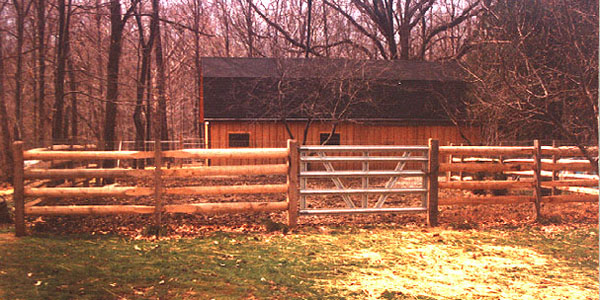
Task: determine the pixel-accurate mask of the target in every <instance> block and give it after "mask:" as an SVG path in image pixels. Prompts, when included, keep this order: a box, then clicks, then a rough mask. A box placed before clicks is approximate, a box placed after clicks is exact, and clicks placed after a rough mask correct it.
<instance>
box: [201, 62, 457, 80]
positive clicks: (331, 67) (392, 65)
mask: <svg viewBox="0 0 600 300" xmlns="http://www.w3.org/2000/svg"><path fill="white" fill-rule="evenodd" d="M202 74H203V76H204V77H205V78H281V77H287V78H318V77H325V76H338V77H339V76H343V77H355V78H368V79H377V78H379V79H393V80H418V81H463V80H464V78H465V75H464V73H463V72H462V71H461V68H460V67H459V66H458V65H457V64H456V63H453V62H426V61H409V60H347V59H328V58H244V57H235V58H233V57H204V58H202Z"/></svg>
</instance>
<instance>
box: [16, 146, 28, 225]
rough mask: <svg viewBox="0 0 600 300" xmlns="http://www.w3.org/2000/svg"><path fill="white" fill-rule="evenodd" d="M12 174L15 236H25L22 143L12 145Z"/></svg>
mask: <svg viewBox="0 0 600 300" xmlns="http://www.w3.org/2000/svg"><path fill="white" fill-rule="evenodd" d="M13 156H14V164H15V166H14V174H13V201H14V202H13V203H14V205H15V235H16V236H24V235H25V195H24V188H23V184H24V181H23V168H24V163H23V142H22V141H17V142H14V144H13Z"/></svg>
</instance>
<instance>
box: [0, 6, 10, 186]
mask: <svg viewBox="0 0 600 300" xmlns="http://www.w3.org/2000/svg"><path fill="white" fill-rule="evenodd" d="M3 10H4V5H3V4H2V5H0V12H1V11H3ZM5 71H6V70H5V68H4V34H3V32H2V31H0V131H1V132H2V137H1V138H2V139H1V141H2V148H0V149H2V157H0V158H2V159H3V170H7V171H6V172H5V174H6V176H5V177H6V178H4V179H6V180H7V181H11V180H12V170H13V153H12V143H11V136H10V125H9V123H8V120H9V118H8V113H7V110H6V97H5V90H4V75H5V74H6V73H5Z"/></svg>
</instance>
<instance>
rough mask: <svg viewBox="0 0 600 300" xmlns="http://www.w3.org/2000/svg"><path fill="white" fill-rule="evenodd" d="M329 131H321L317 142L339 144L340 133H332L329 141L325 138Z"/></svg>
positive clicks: (327, 136)
mask: <svg viewBox="0 0 600 300" xmlns="http://www.w3.org/2000/svg"><path fill="white" fill-rule="evenodd" d="M329 134H330V133H329V132H328V133H321V134H320V136H319V144H320V145H339V144H340V134H339V133H334V134H333V135H332V136H331V138H330V139H329V141H327V138H329ZM325 141H327V143H325Z"/></svg>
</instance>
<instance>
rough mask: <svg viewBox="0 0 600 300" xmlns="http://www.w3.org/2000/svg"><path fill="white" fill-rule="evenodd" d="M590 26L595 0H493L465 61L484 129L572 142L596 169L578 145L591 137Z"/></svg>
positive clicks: (594, 84) (594, 71)
mask: <svg viewBox="0 0 600 300" xmlns="http://www.w3.org/2000/svg"><path fill="white" fill-rule="evenodd" d="M597 25H598V2H597V1H591V0H590V1H579V2H577V3H566V1H562V0H542V1H534V0H528V1H518V2H517V1H508V0H498V1H496V2H494V4H493V5H491V6H490V7H489V9H488V10H487V11H486V14H485V15H484V16H483V19H482V22H481V25H480V26H481V27H480V28H479V30H478V32H479V36H478V37H477V38H478V39H479V40H475V41H474V42H479V44H478V45H479V46H478V47H477V48H476V49H477V51H472V52H471V53H470V54H469V55H468V57H467V59H466V60H465V62H466V63H465V67H466V69H467V70H468V71H469V72H470V73H471V75H472V76H473V78H474V83H475V85H474V91H473V93H472V96H473V99H474V101H473V102H472V103H470V107H471V108H472V109H473V110H474V114H475V115H477V116H479V117H480V120H481V122H482V124H484V128H488V129H490V131H492V132H493V133H494V135H495V137H496V138H497V139H509V140H521V139H532V138H538V139H542V140H549V139H559V140H564V141H567V142H569V143H574V144H576V145H578V146H579V147H580V149H581V150H582V151H583V152H584V153H585V154H586V156H587V157H588V159H589V160H590V161H592V162H594V163H593V165H594V168H596V169H597V166H598V165H597V163H595V161H596V160H597V158H595V157H591V156H590V155H589V154H588V153H587V151H586V148H585V147H584V146H585V145H589V144H592V145H594V144H596V143H597V141H598V140H597V137H598V126H597V116H598V102H597V99H598V26H597ZM486 41H489V43H485V42H486ZM494 135H489V136H494ZM484 136H487V135H484Z"/></svg>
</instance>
